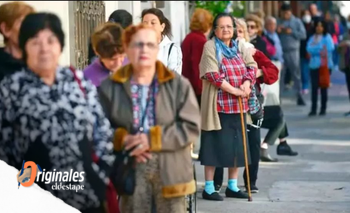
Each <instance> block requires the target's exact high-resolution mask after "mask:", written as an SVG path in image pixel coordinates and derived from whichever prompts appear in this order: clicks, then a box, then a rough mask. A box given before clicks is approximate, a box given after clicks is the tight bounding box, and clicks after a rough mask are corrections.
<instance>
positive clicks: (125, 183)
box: [110, 79, 155, 195]
mask: <svg viewBox="0 0 350 213" xmlns="http://www.w3.org/2000/svg"><path fill="white" fill-rule="evenodd" d="M154 84H155V79H154V80H153V82H152V84H151V86H150V89H149V93H148V97H147V101H146V106H145V108H144V109H143V110H142V118H141V119H140V121H141V122H140V127H139V128H137V129H133V130H132V131H131V132H130V133H129V134H132V135H135V134H137V133H140V132H143V125H144V123H145V120H146V116H147V109H148V106H149V102H150V101H151V100H150V97H151V95H150V91H153V96H154V97H155V87H154ZM141 109H142V108H141ZM134 148H135V147H134ZM134 148H133V149H134ZM133 149H130V150H125V149H122V151H120V152H115V155H116V159H115V161H114V165H113V169H112V172H111V176H110V179H111V181H112V183H113V185H114V187H115V189H116V191H117V193H118V195H133V194H134V191H135V187H136V159H135V157H134V156H129V154H130V153H131V152H132V150H133Z"/></svg>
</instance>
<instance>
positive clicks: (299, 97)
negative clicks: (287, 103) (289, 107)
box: [297, 95, 306, 106]
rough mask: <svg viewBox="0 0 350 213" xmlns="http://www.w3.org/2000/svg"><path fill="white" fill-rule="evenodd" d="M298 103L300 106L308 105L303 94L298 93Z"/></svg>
mask: <svg viewBox="0 0 350 213" xmlns="http://www.w3.org/2000/svg"><path fill="white" fill-rule="evenodd" d="M297 105H298V106H306V103H305V101H304V98H303V97H302V96H301V95H298V98H297Z"/></svg>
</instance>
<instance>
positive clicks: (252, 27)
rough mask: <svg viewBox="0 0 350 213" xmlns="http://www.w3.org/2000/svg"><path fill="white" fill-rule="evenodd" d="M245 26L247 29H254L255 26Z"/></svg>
mask: <svg viewBox="0 0 350 213" xmlns="http://www.w3.org/2000/svg"><path fill="white" fill-rule="evenodd" d="M247 28H248V29H249V28H250V29H252V30H254V29H255V28H256V25H247Z"/></svg>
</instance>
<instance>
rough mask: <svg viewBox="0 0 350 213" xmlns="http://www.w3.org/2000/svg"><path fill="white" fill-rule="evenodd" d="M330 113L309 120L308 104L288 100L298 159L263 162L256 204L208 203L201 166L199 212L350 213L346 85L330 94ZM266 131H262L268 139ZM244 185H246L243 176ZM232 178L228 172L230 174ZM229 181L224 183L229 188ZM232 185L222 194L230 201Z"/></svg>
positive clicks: (287, 113)
mask: <svg viewBox="0 0 350 213" xmlns="http://www.w3.org/2000/svg"><path fill="white" fill-rule="evenodd" d="M329 94H330V97H329V103H328V111H327V112H328V114H327V115H326V116H325V117H315V118H308V117H307V114H308V112H309V110H310V102H309V100H310V97H306V100H308V105H307V106H306V107H298V106H296V104H295V100H293V99H291V96H288V95H287V97H285V98H284V99H283V109H284V113H285V116H286V120H287V124H288V128H289V133H290V137H289V138H288V143H289V144H290V145H291V146H292V147H293V149H295V150H296V151H298V152H299V155H298V156H297V157H280V156H277V155H276V146H273V147H270V149H269V152H270V154H271V156H273V157H277V158H278V159H279V162H277V163H261V164H260V171H259V179H258V182H257V187H258V188H259V193H258V194H253V202H248V201H247V200H237V199H229V198H224V199H225V200H224V201H223V202H214V201H206V200H203V199H202V195H201V194H202V190H203V186H204V168H203V166H201V165H200V163H199V162H197V163H196V171H197V179H198V184H197V212H199V213H207V212H208V213H209V212H210V213H212V212H215V213H226V212H227V213H233V212H237V213H314V212H315V213H316V212H317V213H331V212H337V213H341V212H344V213H349V212H350V117H347V118H346V117H344V116H343V114H344V113H345V112H347V111H349V110H350V103H349V100H348V96H347V92H346V88H345V85H333V86H332V88H331V89H330V91H329ZM265 134H266V131H265V130H262V134H261V135H262V136H265ZM240 172H241V174H240V177H239V180H238V183H239V185H242V183H243V180H242V172H243V169H241V171H240ZM225 174H226V175H227V171H226V170H225ZM225 183H227V180H225V181H224V184H225ZM225 188H226V185H224V187H223V188H222V189H221V195H222V196H225V194H224V191H225ZM242 189H243V188H242Z"/></svg>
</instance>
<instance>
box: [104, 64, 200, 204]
mask: <svg viewBox="0 0 350 213" xmlns="http://www.w3.org/2000/svg"><path fill="white" fill-rule="evenodd" d="M156 69H157V70H156V75H157V79H158V82H159V90H158V94H157V97H156V124H157V125H156V126H153V127H151V128H150V131H149V142H150V147H151V151H152V152H157V153H158V155H159V161H160V165H159V166H160V171H161V174H160V176H161V179H162V183H163V184H164V185H163V196H164V197H167V198H171V197H180V196H184V195H187V194H192V193H194V192H195V191H196V187H195V181H194V179H193V166H192V158H191V144H192V143H194V142H196V141H198V138H199V134H200V114H199V106H198V103H197V99H196V96H195V94H194V91H193V89H192V87H191V84H190V83H189V81H188V80H187V79H185V78H183V77H181V76H180V75H178V74H175V73H174V72H172V71H169V70H168V69H167V68H166V67H165V66H164V65H163V64H162V63H161V62H160V61H157V64H156ZM132 72H133V70H132V66H131V65H126V66H124V67H122V68H121V69H120V70H118V71H117V72H115V73H114V74H113V75H111V77H110V78H109V79H107V80H105V81H104V82H103V83H102V84H101V86H100V88H99V96H100V102H101V104H102V106H103V108H104V111H105V113H106V116H107V118H109V120H110V122H111V125H112V127H113V128H115V129H116V130H115V134H114V148H115V150H116V151H120V150H121V149H122V147H123V142H124V140H123V138H124V137H125V136H126V135H127V134H128V132H130V131H131V129H132V127H133V111H132V102H131V91H130V78H131V75H132Z"/></svg>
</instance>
